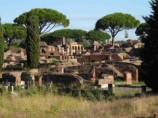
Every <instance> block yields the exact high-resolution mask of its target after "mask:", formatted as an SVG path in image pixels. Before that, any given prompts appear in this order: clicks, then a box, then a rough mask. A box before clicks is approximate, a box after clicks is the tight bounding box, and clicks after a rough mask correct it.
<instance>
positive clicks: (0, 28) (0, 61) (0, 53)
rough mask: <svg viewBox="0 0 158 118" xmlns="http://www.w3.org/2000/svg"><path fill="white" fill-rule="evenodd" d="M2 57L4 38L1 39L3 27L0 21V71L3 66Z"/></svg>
mask: <svg viewBox="0 0 158 118" xmlns="http://www.w3.org/2000/svg"><path fill="white" fill-rule="evenodd" d="M3 55H4V38H3V27H2V24H1V19H0V70H1V69H2V66H3Z"/></svg>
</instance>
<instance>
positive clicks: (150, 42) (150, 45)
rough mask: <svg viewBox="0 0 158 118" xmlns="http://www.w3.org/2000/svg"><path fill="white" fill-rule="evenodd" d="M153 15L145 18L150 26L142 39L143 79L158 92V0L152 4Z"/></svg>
mask: <svg viewBox="0 0 158 118" xmlns="http://www.w3.org/2000/svg"><path fill="white" fill-rule="evenodd" d="M149 3H150V5H151V8H152V12H151V15H149V16H146V17H143V18H144V20H145V22H146V24H147V25H148V31H147V32H146V36H143V37H142V42H143V43H144V48H143V49H142V50H141V55H140V56H141V60H142V63H141V70H142V71H141V72H142V79H143V80H144V81H145V83H146V85H147V86H148V87H151V88H152V89H153V91H156V92H158V86H157V80H158V35H157V34H158V0H151V1H150V2H149Z"/></svg>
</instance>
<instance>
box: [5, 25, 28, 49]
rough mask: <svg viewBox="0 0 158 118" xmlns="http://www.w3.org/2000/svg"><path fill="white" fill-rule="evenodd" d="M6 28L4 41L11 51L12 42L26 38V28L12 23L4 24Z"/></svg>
mask: <svg viewBox="0 0 158 118" xmlns="http://www.w3.org/2000/svg"><path fill="white" fill-rule="evenodd" d="M3 28H4V33H3V35H4V39H5V42H6V43H7V45H8V50H9V49H10V46H11V42H12V41H13V40H14V39H23V40H25V38H26V28H25V27H24V26H22V25H16V24H11V23H6V24H3Z"/></svg>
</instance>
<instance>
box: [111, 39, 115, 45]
mask: <svg viewBox="0 0 158 118" xmlns="http://www.w3.org/2000/svg"><path fill="white" fill-rule="evenodd" d="M114 39H115V36H112V46H111V47H113V48H114Z"/></svg>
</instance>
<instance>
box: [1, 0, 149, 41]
mask: <svg viewBox="0 0 158 118" xmlns="http://www.w3.org/2000/svg"><path fill="white" fill-rule="evenodd" d="M149 1H150V0H0V6H1V7H0V17H1V20H2V23H13V20H14V19H15V18H16V17H18V16H19V15H20V14H22V13H24V12H28V11H30V10H31V9H34V8H51V9H54V10H57V11H58V12H61V13H63V14H64V15H66V16H67V18H68V19H69V20H70V25H69V26H68V27H66V28H70V29H82V30H86V31H89V30H92V29H94V27H95V23H96V22H97V20H98V19H100V18H102V17H103V16H106V15H108V14H112V13H115V12H122V13H128V14H131V15H132V16H134V17H135V18H136V19H137V20H140V22H141V23H142V22H144V20H143V18H142V16H149V15H150V13H151V6H150V4H149ZM58 29H63V27H56V28H54V29H53V30H52V31H55V30H58ZM128 34H129V37H128V38H125V31H122V32H119V33H118V35H117V36H116V38H115V40H127V39H138V37H137V36H136V35H135V29H133V30H128Z"/></svg>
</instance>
